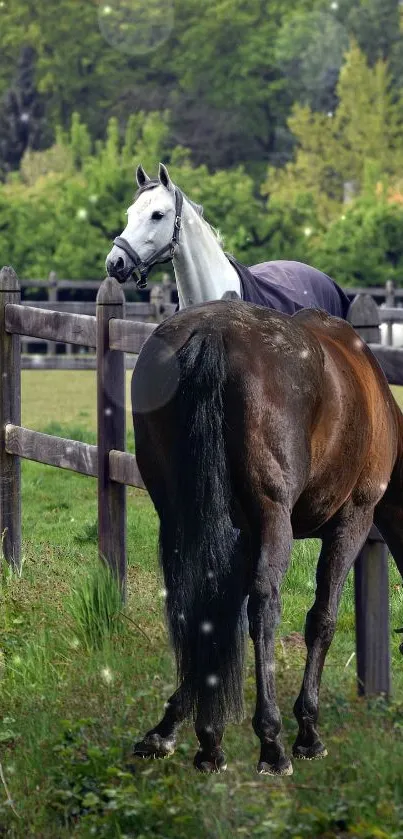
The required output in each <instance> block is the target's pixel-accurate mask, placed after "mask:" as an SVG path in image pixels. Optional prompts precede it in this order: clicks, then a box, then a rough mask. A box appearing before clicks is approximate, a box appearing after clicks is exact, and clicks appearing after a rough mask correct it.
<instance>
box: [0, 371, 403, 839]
mask: <svg viewBox="0 0 403 839" xmlns="http://www.w3.org/2000/svg"><path fill="white" fill-rule="evenodd" d="M129 378H130V377H129V376H128V383H129ZM397 395H398V396H399V394H397ZM128 404H129V403H128ZM22 406H23V408H22V422H23V424H24V425H27V426H29V427H31V428H36V429H38V430H42V431H49V432H50V433H55V434H59V435H61V436H68V437H74V438H77V439H82V440H86V441H88V442H95V430H96V411H95V406H96V402H95V373H94V372H92V371H89V372H77V373H75V372H70V371H63V372H53V371H25V372H24V373H23V398H22ZM130 423H131V420H130V415H129V414H127V424H128V447H129V448H130V449H133V435H132V430H131V425H130ZM22 491H23V560H24V562H23V569H22V574H21V576H20V577H16V576H11V575H10V573H9V571H8V569H7V568H6V567H5V566H4V564H3V566H2V569H1V577H0V597H1V610H0V633H1V634H0V702H1V706H0V763H1V766H0V769H1V771H0V836H5V837H12V839H22V838H23V839H27V837H35V839H66V838H67V837H83V839H84V837H91V836H96V837H101V838H102V837H108V839H109V837H111V839H112V838H113V839H115V837H116V839H117V838H118V837H120V839H124V837H133V839H134V838H135V839H144V837H153V839H183V838H184V837H186V839H230V837H231V839H233V837H235V836H240V837H242V836H245V837H249V836H252V837H264V838H265V839H283V837H284V839H287V837H289V839H299V837H303V839H305V837H306V839H308V837H309V839H310V837H322V839H333V837H364V838H365V839H372V837H373V838H374V839H376V838H377V839H382V837H384V839H395V837H396V838H397V837H403V827H402V825H403V675H402V674H403V659H402V656H401V655H400V654H399V651H398V644H399V636H395V635H392V636H391V647H392V663H393V689H394V690H393V698H392V700H391V701H390V702H386V701H384V700H381V699H380V700H377V701H372V702H368V701H365V700H363V699H358V698H357V694H356V683H355V659H354V651H355V636H354V611H353V586H352V578H351V576H350V578H349V579H348V582H347V584H346V587H345V591H344V594H343V600H342V605H341V609H340V615H339V621H338V628H337V633H336V637H335V640H334V643H333V645H332V648H331V651H330V653H329V656H328V659H327V665H326V668H325V672H324V678H323V683H322V693H321V698H322V701H321V718H320V731H321V734H322V736H323V739H324V741H325V743H326V745H327V748H328V751H329V756H328V758H327V759H326V760H322V761H316V762H315V761H314V762H304V761H301V762H296V763H294V775H293V776H292V777H290V778H283V779H281V778H279V779H273V778H270V777H265V776H258V775H257V774H256V771H255V766H256V762H257V758H258V741H257V739H256V737H255V735H254V734H253V731H252V727H251V716H252V713H253V705H254V695H255V682H254V672H253V656H252V650H251V649H249V656H248V667H247V674H246V681H245V697H246V710H247V714H246V718H245V720H244V722H243V723H242V724H241V725H239V726H233V725H232V726H229V727H228V729H227V731H226V733H225V740H224V745H225V749H226V753H227V757H228V770H227V772H226V773H224V774H223V775H214V776H201V775H197V774H196V773H195V771H194V770H193V768H192V759H193V755H194V752H195V750H196V740H195V736H194V733H193V730H192V728H191V727H190V726H187V727H185V728H184V730H183V733H182V738H181V740H180V745H179V747H178V750H177V752H176V753H175V755H174V756H173V757H172V758H171V759H170V760H166V761H161V762H160V761H140V762H137V763H133V761H131V760H130V745H131V743H132V742H133V740H134V739H137V737H138V736H139V735H140V734H142V733H144V731H145V730H146V729H147V728H149V727H151V726H152V725H153V724H154V723H155V722H156V721H157V719H158V718H159V716H160V714H161V712H162V709H163V703H164V702H165V700H166V699H167V698H168V696H169V694H170V693H171V691H172V689H173V687H174V681H175V673H174V666H173V661H172V656H171V654H170V651H169V647H168V642H167V633H166V629H165V623H164V603H163V598H162V596H161V585H162V584H161V578H160V574H159V571H158V567H157V553H156V541H157V519H156V515H155V513H154V511H153V508H152V506H151V503H150V501H149V499H148V496H147V495H146V494H145V493H144V492H141V491H139V490H135V489H132V488H128V553H129V572H128V600H127V605H126V607H125V609H124V612H123V614H120V615H119V614H118V615H116V608H114V604H113V602H112V600H113V599H112V597H111V596H110V591H109V593H108V591H106V592H105V590H104V588H103V585H104V580H103V578H102V575H100V570H99V569H100V566H99V565H98V562H97V541H96V539H97V533H96V530H97V528H96V516H97V497H96V481H95V480H94V479H92V478H87V477H84V476H81V475H75V474H73V473H70V472H68V471H64V470H58V469H53V468H51V467H46V466H43V465H41V464H37V463H31V462H24V463H23V469H22ZM317 547H318V545H317V543H315V542H314V541H311V542H306V543H298V544H296V545H295V550H294V553H293V557H292V563H291V567H290V569H289V572H288V576H287V578H286V581H285V584H284V587H283V617H282V622H281V625H280V628H279V633H278V642H277V684H278V695H279V702H280V707H281V710H282V714H283V723H284V737H285V741H286V744H287V747H288V748H289V749H290V748H291V745H292V742H293V739H294V736H295V733H296V722H295V720H294V717H293V714H292V705H293V703H294V700H295V698H296V696H297V693H298V691H299V687H300V681H301V678H302V671H303V664H304V644H303V640H302V638H301V633H302V632H303V626H304V617H305V613H306V611H307V609H308V608H309V606H310V605H311V603H312V599H313V594H314V586H315V559H316V553H317ZM95 589H96V591H95V594H96V596H95V594H94V590H95ZM390 604H391V627H392V628H396V627H400V626H402V623H403V589H402V586H401V580H400V578H399V577H398V575H397V572H396V570H395V568H394V565H393V564H392V563H391V565H390Z"/></svg>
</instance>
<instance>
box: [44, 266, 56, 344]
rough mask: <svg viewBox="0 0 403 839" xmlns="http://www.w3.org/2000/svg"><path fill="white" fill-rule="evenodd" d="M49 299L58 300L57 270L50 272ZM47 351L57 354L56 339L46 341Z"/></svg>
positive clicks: (53, 301)
mask: <svg viewBox="0 0 403 839" xmlns="http://www.w3.org/2000/svg"><path fill="white" fill-rule="evenodd" d="M48 281H49V286H48V300H50V301H51V302H52V303H55V302H56V301H57V274H56V271H50V272H49V277H48ZM46 352H47V353H53V355H56V341H46Z"/></svg>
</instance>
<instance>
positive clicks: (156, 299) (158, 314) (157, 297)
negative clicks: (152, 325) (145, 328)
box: [150, 284, 165, 323]
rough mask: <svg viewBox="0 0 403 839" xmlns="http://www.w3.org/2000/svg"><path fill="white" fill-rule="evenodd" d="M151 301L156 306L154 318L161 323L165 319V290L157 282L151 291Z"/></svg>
mask: <svg viewBox="0 0 403 839" xmlns="http://www.w3.org/2000/svg"><path fill="white" fill-rule="evenodd" d="M150 303H151V304H152V305H153V306H154V320H155V321H156V322H157V323H161V321H163V320H164V312H165V301H164V291H163V289H162V286H161V285H160V284H158V285H157V284H156V285H155V286H154V287H153V288H152V289H151V292H150Z"/></svg>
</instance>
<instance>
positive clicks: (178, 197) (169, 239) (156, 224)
mask: <svg viewBox="0 0 403 839" xmlns="http://www.w3.org/2000/svg"><path fill="white" fill-rule="evenodd" d="M136 177H137V184H138V187H139V188H138V191H137V193H136V195H135V198H134V203H133V204H132V205H131V206H130V207H129V209H128V211H127V216H128V222H127V225H126V227H125V229H124V230H123V232H122V234H121V236H118V237H117V238H116V239H115V240H114V244H113V248H112V250H111V251H110V252H109V254H108V256H107V258H106V270H107V272H108V274H109V275H110V276H112V277H115V278H116V279H117V280H119V282H121V283H123V282H125V280H127V279H129V277H130V276H131V274H132V273H133V271H135V270H137V271H138V272H139V274H140V278H139V279H138V280H137V284H138V286H139V287H140V288H144V287H145V285H146V283H147V276H148V273H149V271H150V269H151V267H152V266H153V265H155V264H156V263H157V262H166V261H167V260H169V259H171V258H172V256H173V253H174V250H175V247H176V246H177V244H178V241H179V230H180V224H181V212H182V203H183V196H182V193H181V192H180V190H179V189H177V187H175V186H174V184H173V183H172V181H171V179H170V177H169V174H168V170H167V168H166V167H165V166H164V165H163V164H162V163H160V165H159V172H158V178H154V179H151V178H149V177H148V175H147V174H146V173H145V171H144V169H143V167H142V166H138V168H137V172H136Z"/></svg>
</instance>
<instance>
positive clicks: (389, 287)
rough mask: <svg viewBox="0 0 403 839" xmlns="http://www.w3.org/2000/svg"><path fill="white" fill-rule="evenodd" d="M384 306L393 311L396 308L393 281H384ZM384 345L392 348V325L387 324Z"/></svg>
mask: <svg viewBox="0 0 403 839" xmlns="http://www.w3.org/2000/svg"><path fill="white" fill-rule="evenodd" d="M385 291H386V295H385V306H387V307H388V308H390V309H394V308H395V306H396V300H395V284H394V282H393V280H386V283H385ZM386 343H387V345H388V347H393V323H388V325H387V332H386Z"/></svg>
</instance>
